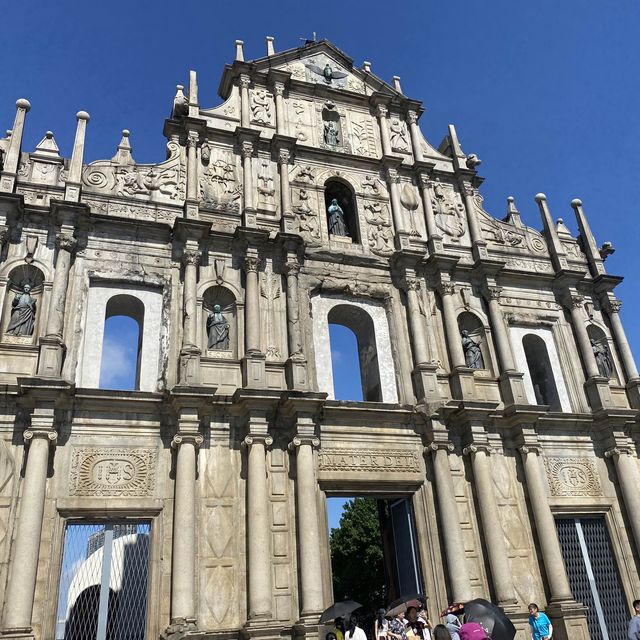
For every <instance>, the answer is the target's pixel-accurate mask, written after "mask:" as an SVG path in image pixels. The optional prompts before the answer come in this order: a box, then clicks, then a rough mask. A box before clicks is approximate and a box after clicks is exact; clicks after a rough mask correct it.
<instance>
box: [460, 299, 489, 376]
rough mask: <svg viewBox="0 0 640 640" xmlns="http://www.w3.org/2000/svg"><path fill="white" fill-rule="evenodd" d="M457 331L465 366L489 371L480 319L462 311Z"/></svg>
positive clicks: (487, 353)
mask: <svg viewBox="0 0 640 640" xmlns="http://www.w3.org/2000/svg"><path fill="white" fill-rule="evenodd" d="M458 329H459V331H460V340H461V342H462V350H463V351H464V358H465V362H466V365H467V366H468V367H470V368H471V369H489V370H490V369H491V357H490V353H489V345H488V344H487V339H486V333H485V329H484V326H483V325H482V322H481V321H480V318H478V317H477V316H476V315H474V314H473V313H469V312H468V311H463V312H462V313H461V314H460V315H459V316H458Z"/></svg>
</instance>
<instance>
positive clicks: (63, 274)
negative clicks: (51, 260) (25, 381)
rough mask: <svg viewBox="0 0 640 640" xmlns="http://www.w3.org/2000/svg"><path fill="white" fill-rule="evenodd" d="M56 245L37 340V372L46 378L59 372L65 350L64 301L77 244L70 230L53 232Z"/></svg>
mask: <svg viewBox="0 0 640 640" xmlns="http://www.w3.org/2000/svg"><path fill="white" fill-rule="evenodd" d="M56 245H57V247H58V257H57V259H56V266H55V272H54V274H53V285H52V287H51V299H50V303H49V314H48V316H47V324H46V328H45V337H44V338H41V339H40V358H39V361H38V374H39V375H41V376H46V377H58V376H59V375H60V373H61V371H62V357H63V352H64V346H63V343H62V333H63V329H64V315H65V306H66V303H67V287H68V286H69V270H70V268H71V253H72V252H73V250H74V248H75V246H76V239H75V238H74V237H73V236H72V235H71V233H69V232H60V233H57V234H56Z"/></svg>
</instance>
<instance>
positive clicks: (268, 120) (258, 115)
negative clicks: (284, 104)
mask: <svg viewBox="0 0 640 640" xmlns="http://www.w3.org/2000/svg"><path fill="white" fill-rule="evenodd" d="M272 99H273V96H272V95H271V94H270V93H268V92H267V91H266V90H265V89H254V90H253V91H252V92H251V122H254V123H256V124H262V125H273V116H272V113H271V104H272Z"/></svg>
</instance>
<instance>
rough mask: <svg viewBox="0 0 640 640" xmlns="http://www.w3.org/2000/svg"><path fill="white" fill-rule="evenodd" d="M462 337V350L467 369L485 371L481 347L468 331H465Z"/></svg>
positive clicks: (462, 332)
mask: <svg viewBox="0 0 640 640" xmlns="http://www.w3.org/2000/svg"><path fill="white" fill-rule="evenodd" d="M460 335H461V336H462V350H463V351H464V359H465V362H466V363H467V367H469V368H471V369H484V361H483V359H482V351H481V350H480V345H479V344H478V343H477V342H476V341H475V340H474V339H473V338H472V337H471V336H470V335H469V332H468V331H467V330H466V329H463V330H462V331H461V333H460Z"/></svg>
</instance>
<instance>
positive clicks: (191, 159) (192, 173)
mask: <svg viewBox="0 0 640 640" xmlns="http://www.w3.org/2000/svg"><path fill="white" fill-rule="evenodd" d="M199 138H200V136H199V135H198V132H197V131H189V134H188V136H187V200H191V201H192V202H193V201H197V199H198V140H199Z"/></svg>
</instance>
